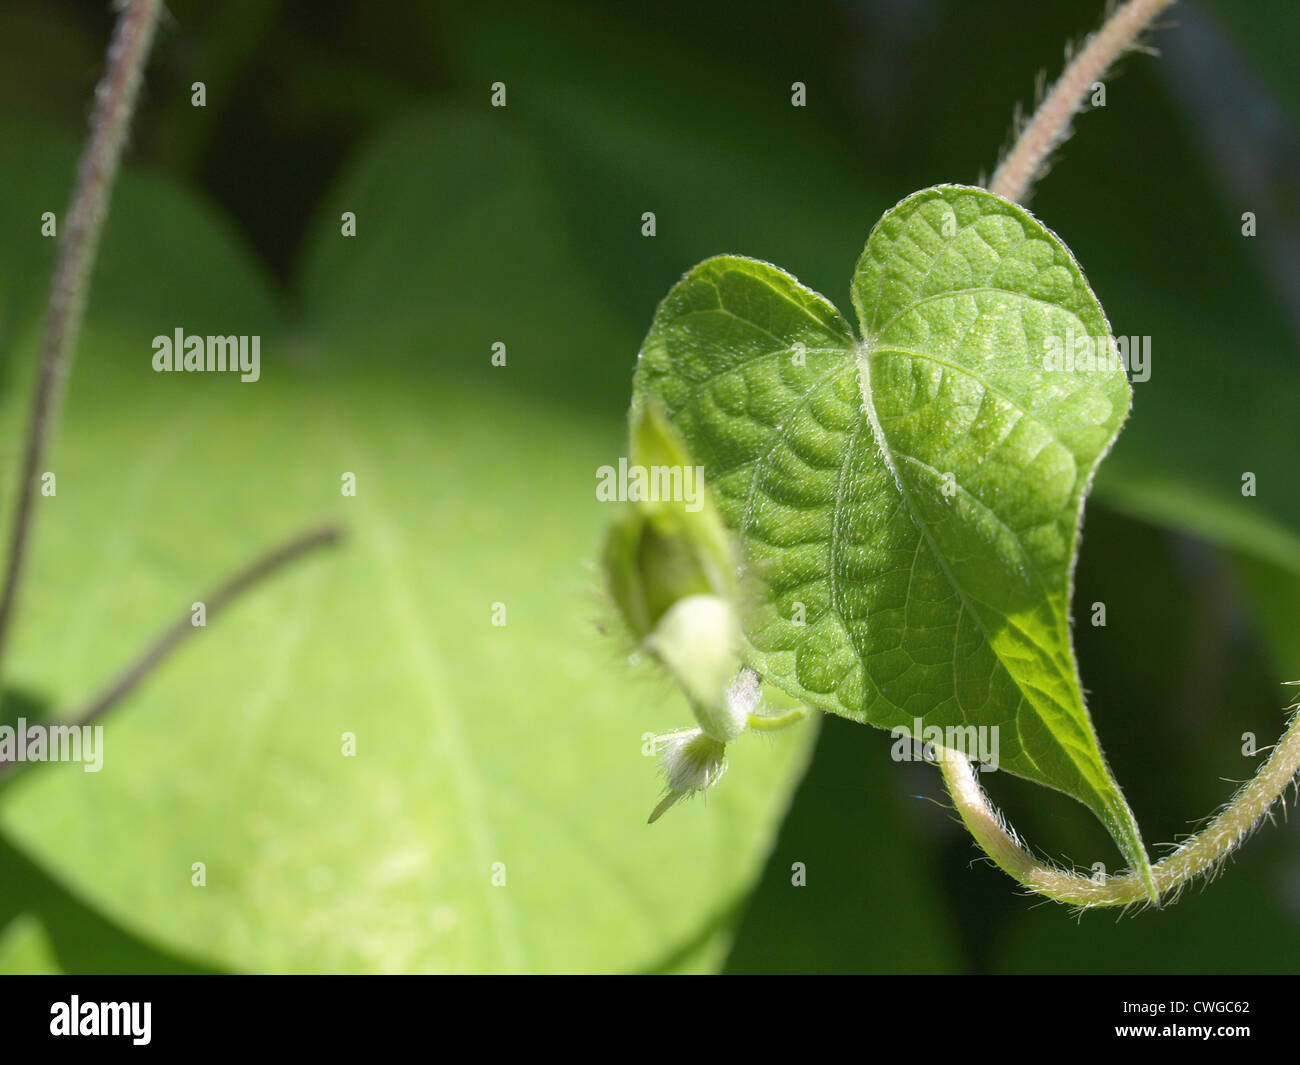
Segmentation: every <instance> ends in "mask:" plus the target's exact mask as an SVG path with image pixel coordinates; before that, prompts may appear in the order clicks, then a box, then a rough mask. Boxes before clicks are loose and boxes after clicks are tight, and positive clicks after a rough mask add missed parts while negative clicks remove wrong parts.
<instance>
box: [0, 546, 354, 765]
mask: <svg viewBox="0 0 1300 1065" xmlns="http://www.w3.org/2000/svg"><path fill="white" fill-rule="evenodd" d="M341 535H342V530H341V529H340V528H339V527H338V526H337V525H333V524H324V525H319V526H316V527H314V528H311V529H308V530H306V531H305V532H302V533H299V534H298V535H297V536H294V537H293V538H292V539H289V540H286V541H285V542H284V543H282V544H280V545H279V546H277V547H274V548H272V549H271V550H270V551H268V552H266V553H265V554H264V555H261V556H260V557H258V558H256V559H254V560H253V561H252V562H250V563H249V564H248V565H247V566H245V567H244V568H243V569H241V570H239V571H238V572H237V573H235V574H233V575H232V576H231V577H229V578H227V579H226V581H225V582H224V583H223V584H221V585H220V586H219V587H218V588H216V589H214V590H213V591H212V592H211V593H209V594H208V595H207V596H206V597H205V598H204V599H202V600H201V602H202V603H203V608H204V620H205V622H206V621H210V620H212V618H214V617H216V615H217V614H219V613H220V612H221V611H222V610H223V609H224V608H225V607H226V606H227V605H228V604H229V603H230V602H231V601H232V600H233V599H235V598H237V597H238V596H240V595H242V594H243V593H244V592H246V591H248V589H249V588H252V587H253V586H254V585H256V584H259V583H261V582H262V581H264V580H266V579H267V578H268V577H270V576H272V575H273V574H274V573H276V572H277V571H279V570H281V569H283V568H284V567H285V566H287V565H289V563H291V562H293V561H295V560H297V559H299V558H301V557H302V556H303V555H306V554H308V553H309V552H311V551H314V550H315V549H317V548H319V547H325V546H327V545H329V544H333V543H335V542H337V541H338V539H339V538H340V536H341ZM198 631H199V627H198V626H196V625H195V624H194V623H193V614H192V613H191V611H190V610H186V611H185V612H184V613H183V614H181V616H180V617H178V618H177V619H176V620H175V621H174V622H172V624H171V625H169V626H168V627H167V628H166V629H165V630H164V631H163V632H162V633H161V634H160V635H159V636H158V637H157V639H155V640H154V641H153V642H152V643H151V644H149V646H148V647H146V648H145V650H144V652H143V653H142V654H141V655H140V656H139V657H138V658H137V659H136V660H135V661H134V662H132V663H131V664H130V665H129V666H127V668H126V669H124V670H123V671H122V672H121V673H120V674H119V675H118V676H117V678H116V679H114V680H113V681H112V683H110V684H109V685H108V686H107V687H105V688H104V689H103V690H102V691H101V692H100V693H99V694H98V695H96V696H94V697H93V698H92V699H90V701H89V702H87V703H85V704H84V705H83V706H81V707H80V708H79V709H78V710H76V711H75V712H73V713H70V714H67V715H60V716H61V717H63V723H65V724H69V725H88V724H90V723H91V722H92V721H94V720H95V719H96V718H98V717H100V716H101V715H102V714H103V713H104V712H105V711H107V710H109V709H111V708H112V707H113V706H115V705H116V704H117V703H119V702H121V701H122V700H123V699H124V698H126V697H127V696H128V695H130V694H131V692H133V691H135V689H136V688H137V687H139V685H140V683H141V682H142V681H143V680H144V679H145V678H146V677H147V676H149V674H150V673H152V672H153V671H154V670H155V669H156V668H157V667H158V666H159V664H161V663H162V662H163V661H164V660H165V659H166V658H168V657H169V656H170V655H171V654H172V653H173V652H175V650H176V649H177V648H178V647H179V646H180V645H181V644H182V643H183V642H184V641H185V640H186V639H187V638H188V637H189V636H191V635H193V634H194V633H195V632H198ZM20 764H22V763H19V762H7V761H0V775H2V774H4V773H5V772H6V771H7V770H10V769H13V768H14V767H15V766H18V765H20Z"/></svg>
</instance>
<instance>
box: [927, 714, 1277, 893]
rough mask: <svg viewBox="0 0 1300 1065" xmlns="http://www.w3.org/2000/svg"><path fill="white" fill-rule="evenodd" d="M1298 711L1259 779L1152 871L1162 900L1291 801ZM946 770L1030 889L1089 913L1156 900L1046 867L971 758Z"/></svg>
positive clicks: (946, 756) (975, 819)
mask: <svg viewBox="0 0 1300 1065" xmlns="http://www.w3.org/2000/svg"><path fill="white" fill-rule="evenodd" d="M1291 710H1292V717H1291V721H1290V723H1289V724H1288V725H1287V728H1286V731H1285V732H1284V733H1283V734H1282V738H1281V739H1280V740H1279V741H1278V743H1277V746H1276V747H1274V748H1273V751H1272V753H1271V754H1270V755H1269V757H1268V759H1267V761H1265V762H1264V764H1263V765H1262V766H1261V767H1260V769H1259V772H1258V773H1256V774H1255V776H1254V777H1253V778H1252V779H1251V780H1250V781H1248V782H1247V783H1246V784H1244V785H1243V786H1242V787H1241V789H1240V790H1239V791H1238V792H1237V794H1236V795H1234V796H1233V798H1232V801H1231V802H1229V803H1228V805H1227V806H1225V807H1224V808H1223V809H1222V810H1220V811H1219V812H1218V813H1217V814H1216V815H1215V816H1214V817H1213V818H1212V819H1211V820H1210V822H1209V823H1208V824H1207V825H1206V826H1205V828H1203V829H1202V830H1201V831H1200V832H1198V833H1197V834H1196V835H1194V836H1192V837H1191V838H1190V839H1188V840H1185V841H1184V842H1183V843H1181V844H1179V846H1178V848H1177V849H1176V850H1175V851H1173V852H1172V853H1171V854H1169V855H1166V856H1165V857H1164V858H1162V859H1161V860H1160V861H1158V862H1157V863H1156V864H1155V865H1154V866H1153V867H1152V870H1151V871H1152V875H1153V877H1154V879H1155V884H1156V891H1157V892H1158V893H1159V896H1160V897H1161V898H1162V899H1168V898H1170V897H1173V896H1176V895H1177V893H1178V892H1179V890H1181V889H1182V888H1183V887H1184V886H1185V885H1186V884H1187V883H1189V882H1190V881H1192V880H1194V879H1195V878H1196V877H1199V876H1204V875H1207V874H1209V873H1212V872H1213V871H1214V869H1215V868H1216V866H1218V864H1219V863H1220V862H1222V861H1223V859H1224V858H1226V857H1227V856H1228V855H1229V854H1231V853H1232V851H1233V850H1234V849H1235V848H1236V847H1237V845H1238V844H1240V843H1241V842H1242V841H1244V840H1245V839H1246V838H1247V837H1248V836H1249V835H1250V834H1251V832H1252V831H1254V829H1255V828H1256V827H1257V826H1258V825H1259V824H1260V822H1261V821H1263V819H1264V818H1265V817H1266V816H1268V813H1269V811H1270V810H1271V809H1272V808H1273V805H1274V804H1275V803H1276V802H1278V801H1279V800H1283V801H1285V793H1286V789H1287V786H1288V785H1289V784H1291V783H1292V781H1294V780H1295V778H1296V774H1297V773H1300V704H1297V705H1296V706H1293V707H1292V708H1291ZM939 766H940V769H941V770H942V772H943V779H944V783H945V784H947V786H948V794H949V795H951V796H952V801H953V804H954V805H955V806H956V808H957V812H958V814H960V815H961V819H962V823H963V824H965V826H966V828H967V830H968V831H969V832H970V834H971V835H972V836H974V837H975V841H976V842H977V843H978V844H979V845H980V847H982V848H983V849H984V851H985V853H986V854H988V856H989V857H990V858H992V859H993V861H994V862H995V863H996V864H997V865H998V866H999V867H1000V868H1001V869H1002V870H1003V871H1004V872H1006V873H1007V874H1008V875H1010V876H1011V877H1012V878H1013V879H1015V880H1017V881H1019V882H1020V883H1021V884H1023V885H1024V886H1025V887H1027V888H1029V889H1031V890H1032V891H1035V892H1037V893H1038V894H1040V895H1046V896H1047V897H1048V898H1051V899H1056V900H1057V901H1058V902H1067V903H1072V904H1073V905H1075V906H1079V907H1084V908H1091V907H1093V906H1127V905H1130V904H1132V903H1141V902H1146V901H1149V900H1148V896H1147V892H1146V886H1145V885H1144V883H1143V882H1142V880H1141V879H1140V878H1139V877H1138V876H1136V875H1135V874H1134V873H1131V872H1128V873H1124V874H1122V875H1120V876H1116V877H1110V878H1098V879H1096V880H1093V879H1089V878H1088V877H1084V876H1079V875H1078V874H1077V873H1072V872H1069V871H1068V870H1065V869H1058V868H1054V867H1052V866H1049V865H1045V864H1043V863H1042V862H1040V861H1039V860H1038V859H1037V858H1035V857H1034V856H1033V855H1032V854H1030V853H1029V851H1027V850H1026V849H1025V847H1024V846H1023V845H1022V844H1021V842H1020V839H1019V837H1018V836H1017V835H1016V833H1015V831H1014V830H1013V829H1012V828H1011V827H1010V826H1009V825H1008V824H1007V823H1006V821H1005V819H1004V818H1003V817H1002V815H1001V814H1000V813H999V812H998V810H997V809H996V808H995V807H994V806H993V805H992V804H991V803H990V802H989V800H988V797H987V796H986V795H985V794H984V790H983V789H982V788H981V787H980V785H979V781H978V780H977V779H976V774H975V772H974V770H973V768H972V766H971V763H970V760H969V759H968V758H966V756H965V755H963V754H960V753H958V752H956V751H951V750H943V751H940V752H939Z"/></svg>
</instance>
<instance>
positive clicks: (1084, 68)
mask: <svg viewBox="0 0 1300 1065" xmlns="http://www.w3.org/2000/svg"><path fill="white" fill-rule="evenodd" d="M1173 2H1174V0H1129V2H1128V3H1126V4H1125V5H1124V6H1123V7H1121V8H1120V9H1119V10H1118V11H1116V12H1115V14H1113V15H1112V16H1111V17H1110V18H1109V19H1107V20H1106V24H1105V25H1104V26H1102V28H1101V29H1100V30H1098V31H1097V32H1096V33H1094V34H1093V35H1092V36H1091V37H1089V38H1088V41H1087V43H1086V44H1085V45H1084V47H1083V49H1082V51H1080V52H1079V54H1078V55H1077V56H1075V57H1074V59H1073V60H1071V61H1070V63H1069V64H1067V66H1066V68H1065V70H1064V71H1063V72H1062V74H1061V77H1060V78H1059V79H1058V80H1057V82H1056V84H1055V85H1053V86H1052V91H1051V92H1049V93H1048V94H1047V96H1046V97H1045V98H1044V100H1043V102H1042V103H1041V104H1039V106H1038V110H1037V111H1035V112H1034V117H1033V118H1031V119H1030V120H1029V124H1028V125H1026V126H1025V128H1024V129H1023V130H1021V131H1020V135H1019V137H1018V138H1017V140H1016V143H1015V145H1014V146H1013V147H1012V149H1011V151H1009V152H1008V153H1007V154H1006V155H1005V156H1004V157H1003V159H1002V161H1001V162H1000V163H999V164H998V168H997V170H996V171H994V174H993V180H992V181H991V182H989V191H990V192H992V193H996V194H997V195H998V196H1002V197H1005V198H1006V199H1008V200H1015V201H1017V202H1018V201H1021V200H1023V199H1024V198H1025V197H1026V196H1027V195H1028V194H1029V190H1030V188H1031V187H1032V186H1033V184H1034V182H1035V181H1036V180H1037V179H1038V178H1039V177H1040V176H1041V174H1042V171H1043V168H1044V166H1045V164H1046V162H1047V157H1048V156H1049V155H1051V153H1052V151H1053V150H1054V149H1055V148H1056V147H1057V146H1058V145H1059V144H1060V143H1061V142H1062V141H1063V140H1065V138H1066V137H1067V136H1069V133H1070V124H1071V122H1072V121H1073V120H1074V116H1075V114H1076V113H1077V112H1078V110H1079V108H1080V107H1081V106H1082V104H1083V99H1084V97H1085V96H1086V95H1087V94H1088V92H1089V90H1090V89H1091V88H1092V84H1093V82H1095V81H1100V80H1101V78H1102V77H1103V76H1104V75H1105V73H1106V71H1107V69H1108V68H1109V67H1110V65H1111V64H1112V63H1113V62H1115V60H1116V59H1118V58H1119V56H1120V55H1121V54H1122V53H1123V52H1124V51H1125V50H1127V49H1128V48H1130V47H1131V46H1132V44H1133V42H1134V41H1135V40H1137V38H1138V35H1139V34H1141V33H1142V31H1143V30H1144V29H1146V28H1147V26H1148V25H1150V23H1151V20H1152V19H1154V18H1155V17H1156V16H1157V15H1158V14H1160V12H1161V11H1163V10H1164V9H1165V8H1167V7H1169V6H1170V4H1172V3H1173Z"/></svg>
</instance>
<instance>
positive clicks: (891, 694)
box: [634, 186, 1148, 873]
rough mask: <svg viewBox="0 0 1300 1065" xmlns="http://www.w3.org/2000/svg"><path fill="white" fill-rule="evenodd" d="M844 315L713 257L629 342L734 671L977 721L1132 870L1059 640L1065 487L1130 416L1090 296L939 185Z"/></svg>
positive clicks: (1121, 822)
mask: <svg viewBox="0 0 1300 1065" xmlns="http://www.w3.org/2000/svg"><path fill="white" fill-rule="evenodd" d="M853 302H854V305H855V306H856V308H857V312H858V319H859V323H860V326H861V330H862V339H858V338H856V337H855V336H854V334H853V332H852V330H851V329H850V327H849V325H848V324H847V323H846V322H845V320H844V318H843V317H842V316H841V315H840V314H839V312H837V311H836V310H835V308H834V307H833V306H831V305H830V304H829V303H828V302H827V301H826V300H824V299H823V298H822V297H821V296H819V295H817V294H816V293H814V292H811V291H809V290H808V289H806V288H804V287H803V286H801V285H800V284H799V283H798V282H797V281H795V280H794V279H793V278H792V277H790V276H789V275H787V274H785V273H783V272H782V271H780V270H778V269H776V268H775V267H773V266H770V265H768V264H766V263H762V262H758V261H756V260H752V259H740V258H733V257H723V258H717V259H710V260H708V261H707V262H705V263H703V264H701V265H700V266H698V267H696V269H694V270H693V271H691V272H690V273H689V274H688V275H687V276H686V277H685V278H684V279H683V280H682V281H681V282H680V283H679V284H678V285H677V286H676V287H675V288H674V289H673V290H672V292H671V293H669V295H668V297H667V299H665V300H664V302H663V304H662V305H661V306H660V308H659V310H658V312H657V314H656V317H655V321H654V324H653V325H652V327H651V330H650V334H649V336H648V338H647V339H646V342H645V345H644V347H643V349H642V352H641V360H640V364H639V367H638V371H637V379H636V398H635V400H634V402H635V403H638V404H639V403H641V402H644V401H646V400H647V399H648V398H649V397H652V396H654V397H658V398H659V399H660V400H661V401H662V402H663V404H664V405H665V407H666V409H667V411H668V413H669V416H670V417H671V419H672V420H673V422H674V423H675V424H676V426H677V427H678V429H679V430H680V431H681V433H682V435H683V437H684V438H685V440H686V442H687V444H688V445H689V447H690V448H691V450H692V452H693V454H694V456H695V459H696V461H697V462H699V463H701V464H702V465H703V466H704V468H705V474H706V476H707V478H708V480H709V484H710V485H711V486H712V488H713V490H714V492H715V493H716V495H717V498H718V505H719V507H720V509H721V511H722V513H723V515H724V518H725V519H726V521H727V524H728V525H729V526H730V527H731V528H732V529H733V530H734V531H735V532H736V533H737V534H738V535H739V537H740V540H741V543H742V546H743V548H744V550H745V552H746V557H747V559H748V560H749V562H750V563H751V564H752V568H753V570H754V572H755V574H756V575H757V576H758V577H759V578H761V581H762V582H763V584H764V585H765V588H766V592H767V594H766V595H764V596H762V597H760V599H761V602H760V603H759V604H758V605H757V606H756V607H755V608H754V610H753V611H752V613H751V616H750V617H749V618H748V620H747V622H746V630H747V633H746V634H747V638H748V641H749V644H750V647H749V650H748V658H749V661H750V664H751V665H752V666H753V667H754V668H755V669H757V670H759V671H760V672H762V673H763V674H765V675H766V676H768V677H769V678H770V679H771V680H772V681H773V682H775V683H776V684H778V685H779V686H781V687H782V688H784V689H785V690H787V691H788V692H790V693H791V694H792V695H795V696H796V697H798V698H801V699H804V700H806V701H807V702H809V703H811V704H812V705H815V706H818V707H820V708H822V709H825V710H829V711H831V712H834V713H837V714H841V715H843V716H845V717H849V718H852V719H854V720H857V721H862V722H867V723H870V724H873V725H878V726H880V727H882V728H891V729H892V728H899V727H905V728H909V729H912V728H913V727H914V724H915V722H916V721H917V720H919V721H920V722H921V723H922V724H923V726H924V727H925V728H926V729H927V730H928V729H929V728H930V727H931V726H936V725H937V726H940V727H943V728H945V729H947V728H960V729H962V730H964V731H963V732H962V733H961V734H960V735H961V736H962V737H963V738H964V739H965V740H966V742H967V743H970V746H969V748H968V753H971V754H972V755H975V754H977V753H978V752H977V751H976V750H975V736H976V733H974V732H973V731H971V730H972V729H982V730H989V732H988V733H986V735H985V737H984V738H982V739H981V740H980V741H978V742H982V743H983V745H984V749H985V751H986V753H987V752H988V751H990V750H994V749H995V748H993V743H996V744H997V747H996V754H997V761H998V763H999V764H1000V766H1001V767H1003V768H1006V769H1007V770H1009V771H1011V772H1013V773H1016V774H1019V775H1021V776H1024V777H1028V778H1029V779H1031V780H1035V781H1038V782H1039V783H1042V784H1045V785H1048V786H1049V787H1053V788H1057V789H1059V790H1061V791H1063V792H1066V793H1067V794H1069V795H1073V796H1074V797H1075V798H1077V799H1079V800H1081V801H1082V802H1084V803H1085V804H1087V805H1088V806H1089V807H1090V808H1091V809H1092V810H1094V811H1095V812H1096V813H1097V815H1098V816H1099V817H1100V818H1101V819H1102V821H1103V823H1104V824H1105V825H1106V827H1107V828H1108V829H1109V831H1110V832H1111V834H1112V836H1113V837H1114V838H1115V841H1116V843H1117V844H1118V845H1119V847H1120V849H1121V851H1122V852H1123V854H1124V856H1125V858H1126V859H1127V860H1128V861H1129V863H1130V864H1131V865H1132V866H1133V867H1134V868H1135V869H1137V870H1139V871H1142V872H1144V873H1145V872H1146V871H1147V869H1148V861H1147V857H1146V852H1145V849H1144V847H1143V845H1142V841H1141V836H1140V834H1139V832H1138V828H1137V824H1136V822H1135V821H1134V818H1133V815H1132V813H1131V812H1130V810H1129V808H1128V806H1127V804H1126V803H1125V801H1124V798H1123V796H1122V794H1121V793H1120V790H1119V787H1118V785H1117V784H1116V783H1115V781H1114V779H1113V777H1112V776H1111V774H1110V772H1109V770H1108V768H1107V766H1106V763H1105V760H1104V759H1103V757H1102V754H1101V749H1100V747H1099V745H1098V742H1097V738H1096V735H1095V734H1094V732H1093V729H1092V725H1091V722H1090V720H1089V717H1088V713H1087V710H1086V708H1085V706H1084V701H1083V695H1082V691H1081V688H1080V685H1079V680H1078V671H1077V668H1076V665H1075V658H1074V651H1073V647H1072V644H1071V638H1070V622H1069V609H1070V597H1071V582H1072V575H1073V571H1074V562H1075V557H1076V555H1077V550H1078V529H1079V522H1080V517H1081V514H1082V509H1083V500H1084V496H1085V495H1086V494H1087V491H1088V487H1089V485H1090V483H1091V481H1092V477H1093V473H1094V471H1095V470H1096V468H1097V465H1098V463H1099V462H1100V461H1101V459H1102V457H1103V456H1104V455H1105V453H1106V451H1107V450H1108V449H1109V448H1110V446H1111V444H1112V443H1113V441H1114V439H1115V437H1116V435H1117V434H1118V432H1119V429H1120V426H1121V424H1122V423H1123V421H1124V418H1125V416H1126V414H1127V412H1128V407H1129V401H1130V389H1129V385H1128V381H1127V378H1126V376H1125V373H1124V370H1123V368H1122V366H1121V365H1120V364H1119V363H1118V362H1117V361H1116V360H1115V359H1114V358H1113V355H1114V351H1113V349H1112V347H1111V345H1110V328H1109V325H1108V323H1107V321H1106V317H1105V315H1104V313H1103V312H1102V309H1101V306H1100V305H1099V304H1098V302H1097V299H1096V297H1095V296H1094V295H1093V294H1092V291H1091V290H1090V289H1089V287H1088V284H1087V281H1086V280H1085V278H1084V276H1083V274H1082V272H1081V271H1080V270H1079V267H1078V265H1077V264H1076V263H1075V261H1074V258H1073V257H1072V256H1071V254H1070V252H1069V251H1068V249H1067V248H1066V247H1065V246H1064V245H1063V244H1062V243H1061V241H1060V240H1059V238H1057V237H1056V236H1055V235H1054V234H1053V233H1051V232H1049V231H1048V230H1046V229H1045V228H1044V227H1043V226H1042V225H1040V224H1039V223H1038V222H1037V221H1036V220H1035V219H1034V218H1032V217H1031V216H1030V215H1029V214H1028V213H1027V212H1026V211H1024V210H1023V209H1022V208H1020V207H1018V206H1016V205H1014V204H1011V203H1008V202H1007V201H1005V200H1002V199H1001V198H999V197H996V196H993V195H992V194H990V193H988V192H985V191H983V190H981V189H974V188H965V187H960V186H941V187H937V188H933V189H927V190H925V191H922V192H919V193H917V194H915V195H913V196H911V197H909V198H908V199H906V200H904V201H903V202H902V203H900V204H899V205H898V206H896V207H895V208H893V209H892V210H890V211H889V212H887V213H886V214H885V216H884V218H882V219H881V221H880V222H879V224H878V225H877V226H876V228H875V230H874V231H873V232H872V234H871V237H870V239H869V240H868V242H867V247H866V250H865V251H864V253H863V255H862V258H861V260H860V261H859V263H858V267H857V271H856V273H855V275H854V279H853Z"/></svg>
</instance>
